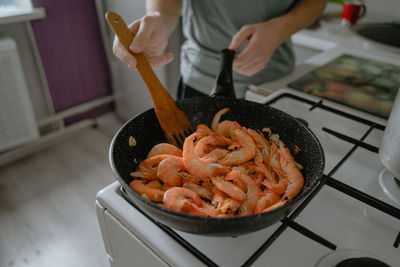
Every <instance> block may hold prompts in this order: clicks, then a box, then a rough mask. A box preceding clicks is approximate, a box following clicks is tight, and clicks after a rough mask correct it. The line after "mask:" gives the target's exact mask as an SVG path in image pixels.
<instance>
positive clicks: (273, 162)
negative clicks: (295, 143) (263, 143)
mask: <svg viewBox="0 0 400 267" xmlns="http://www.w3.org/2000/svg"><path fill="white" fill-rule="evenodd" d="M279 158H280V155H279V152H278V147H277V145H276V143H275V142H273V143H272V144H271V146H270V151H269V160H268V162H269V164H270V166H271V168H272V170H273V171H274V172H275V173H276V174H277V175H278V176H279V177H283V173H282V168H281V163H280V159H279Z"/></svg>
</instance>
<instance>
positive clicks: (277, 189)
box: [251, 162, 288, 195]
mask: <svg viewBox="0 0 400 267" xmlns="http://www.w3.org/2000/svg"><path fill="white" fill-rule="evenodd" d="M251 168H252V169H253V170H255V171H256V172H259V173H262V174H264V175H265V178H266V179H264V180H263V181H262V182H261V183H262V184H263V185H265V186H266V187H267V188H268V189H269V190H271V191H273V192H274V193H275V194H278V195H282V194H283V193H284V192H285V191H286V189H287V186H288V185H287V181H286V179H284V178H283V177H279V182H276V180H275V178H274V174H273V173H272V172H271V171H270V170H268V169H267V167H266V166H265V165H264V164H263V163H261V162H259V163H257V166H253V167H251Z"/></svg>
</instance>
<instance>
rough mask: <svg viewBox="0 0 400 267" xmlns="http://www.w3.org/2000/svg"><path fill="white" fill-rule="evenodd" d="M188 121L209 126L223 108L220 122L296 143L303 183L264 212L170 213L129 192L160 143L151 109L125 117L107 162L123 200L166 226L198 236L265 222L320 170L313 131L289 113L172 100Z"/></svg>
mask: <svg viewBox="0 0 400 267" xmlns="http://www.w3.org/2000/svg"><path fill="white" fill-rule="evenodd" d="M177 104H178V106H179V107H180V108H181V109H182V110H183V111H184V112H185V113H186V114H187V116H188V117H189V119H190V120H191V121H192V123H193V125H195V126H196V125H198V124H200V123H204V124H206V125H208V126H210V124H211V121H212V118H213V116H214V114H215V113H216V112H217V111H218V110H220V109H222V108H225V107H229V108H230V111H229V112H228V113H227V114H225V115H224V116H223V117H222V119H221V120H225V119H226V120H236V121H237V122H239V123H240V124H241V125H242V126H246V127H249V128H253V129H259V130H261V129H263V128H264V127H269V128H271V130H272V132H273V133H276V134H279V136H280V138H281V140H283V142H284V143H285V144H286V145H287V146H288V147H289V148H290V149H292V148H293V146H294V145H297V146H298V147H299V148H300V149H301V152H300V153H299V154H297V155H296V156H295V159H296V161H297V162H298V163H300V164H301V165H302V166H303V167H304V170H302V173H303V176H304V179H305V185H304V188H303V190H302V191H301V192H300V194H299V195H298V196H297V197H296V198H295V199H293V200H292V201H291V202H289V203H288V204H286V205H284V206H283V207H281V208H279V209H277V210H274V211H272V212H269V213H264V214H257V215H251V216H238V217H232V218H210V217H200V216H193V215H189V214H184V213H179V212H174V211H171V210H169V209H166V208H164V207H160V206H158V205H157V204H155V203H152V202H151V201H148V200H147V199H145V198H143V197H142V196H140V195H138V194H137V193H136V192H134V191H133V190H132V189H131V188H130V187H129V183H130V182H131V181H132V177H131V176H130V175H129V173H130V172H132V171H133V170H135V168H136V167H137V166H138V163H139V162H140V161H141V160H143V159H145V157H146V155H147V153H148V152H149V151H150V149H151V148H152V147H153V146H154V145H156V144H158V143H160V142H166V139H165V137H164V135H163V132H162V130H161V128H160V126H159V123H158V120H157V117H156V115H155V112H154V110H153V109H150V110H148V111H146V112H144V113H142V114H140V115H138V116H136V117H134V118H132V119H131V120H130V121H128V122H127V123H126V124H125V125H124V126H122V127H121V129H120V130H119V131H118V132H117V133H116V135H115V137H114V139H113V141H112V143H111V147H110V154H109V157H110V164H111V167H112V169H113V171H114V173H115V175H116V177H117V179H118V181H119V182H120V183H121V185H122V186H123V187H124V189H125V190H126V192H127V194H128V196H129V199H130V201H131V202H133V203H134V204H135V205H136V206H137V207H138V208H140V209H141V210H142V211H143V212H145V213H146V214H147V215H149V216H151V217H152V218H154V219H156V220H157V221H159V222H161V223H163V224H165V225H167V226H170V227H172V228H175V229H178V230H181V231H185V232H190V233H196V234H204V235H214V236H232V235H240V234H244V233H248V232H252V231H256V230H259V229H262V228H264V227H267V226H270V225H272V224H274V223H276V222H277V221H279V220H281V219H282V218H284V217H285V216H287V215H288V214H289V213H290V212H291V211H292V210H293V209H294V208H295V207H296V206H298V204H299V202H300V201H301V200H302V199H304V198H305V197H306V196H307V195H308V194H309V193H310V192H311V191H312V190H313V189H314V188H315V186H316V185H317V184H318V182H319V181H320V179H321V177H322V175H323V170H324V164H325V159H324V152H323V150H322V146H321V144H320V143H319V141H318V139H317V138H316V137H315V135H314V134H313V133H312V132H311V131H310V130H309V129H308V128H307V127H305V126H303V125H302V124H301V123H300V122H299V121H297V120H296V119H295V118H293V117H292V116H290V115H288V114H286V113H284V112H282V111H280V110H277V109H275V108H272V107H268V106H266V105H262V104H258V103H254V102H250V101H246V100H240V99H232V98H224V97H215V98H211V97H204V98H190V99H185V100H181V101H178V102H177ZM130 136H132V137H134V138H135V139H136V141H137V145H136V146H135V147H130V146H129V137H130Z"/></svg>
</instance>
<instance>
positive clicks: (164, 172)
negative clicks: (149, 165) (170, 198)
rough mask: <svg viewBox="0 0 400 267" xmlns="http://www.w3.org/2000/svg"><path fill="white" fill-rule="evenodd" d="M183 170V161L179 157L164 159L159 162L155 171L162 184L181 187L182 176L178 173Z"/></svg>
mask: <svg viewBox="0 0 400 267" xmlns="http://www.w3.org/2000/svg"><path fill="white" fill-rule="evenodd" d="M184 170H185V166H184V165H183V160H182V158H180V157H173V158H172V157H171V158H166V159H164V160H163V161H161V162H160V164H159V165H158V169H157V176H158V177H159V178H160V180H161V181H163V183H164V184H166V185H169V186H181V185H182V176H181V175H180V174H179V172H182V171H184Z"/></svg>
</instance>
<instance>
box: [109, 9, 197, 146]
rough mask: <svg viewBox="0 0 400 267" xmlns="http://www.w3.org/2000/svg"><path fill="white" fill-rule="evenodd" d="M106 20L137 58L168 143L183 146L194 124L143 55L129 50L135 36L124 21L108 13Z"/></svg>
mask: <svg viewBox="0 0 400 267" xmlns="http://www.w3.org/2000/svg"><path fill="white" fill-rule="evenodd" d="M106 18H107V21H108V24H110V26H111V28H112V29H113V30H114V32H115V34H116V35H117V36H118V39H119V41H120V42H121V44H122V45H123V46H124V47H125V48H126V49H127V50H128V51H129V52H130V53H131V54H132V55H133V56H134V57H135V58H136V61H137V70H138V71H139V73H140V75H141V76H142V78H143V80H144V82H145V84H146V86H147V89H148V90H149V93H150V96H151V99H152V100H153V105H154V110H155V112H156V115H157V118H158V121H159V123H160V125H161V128H162V130H163V131H164V134H165V136H166V137H167V140H168V142H170V143H171V144H174V145H177V146H181V145H182V144H183V141H184V139H185V137H186V136H188V135H189V134H190V133H192V132H193V126H192V123H191V122H190V121H189V119H188V118H187V117H186V115H185V113H184V112H183V111H182V110H180V109H179V108H178V106H177V105H176V103H175V101H174V99H173V98H172V97H171V96H170V95H169V93H168V91H167V90H166V89H165V88H164V86H163V85H162V84H161V82H160V81H159V80H158V78H157V76H156V75H155V73H154V71H153V70H152V68H151V66H150V64H149V62H148V61H147V59H146V57H145V56H144V55H143V53H139V54H136V53H133V52H131V51H130V50H129V46H130V44H131V43H132V40H133V34H132V32H131V31H130V30H129V29H128V27H127V26H126V24H125V22H124V20H123V19H122V18H121V17H120V16H119V15H118V14H116V13H114V12H107V14H106Z"/></svg>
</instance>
